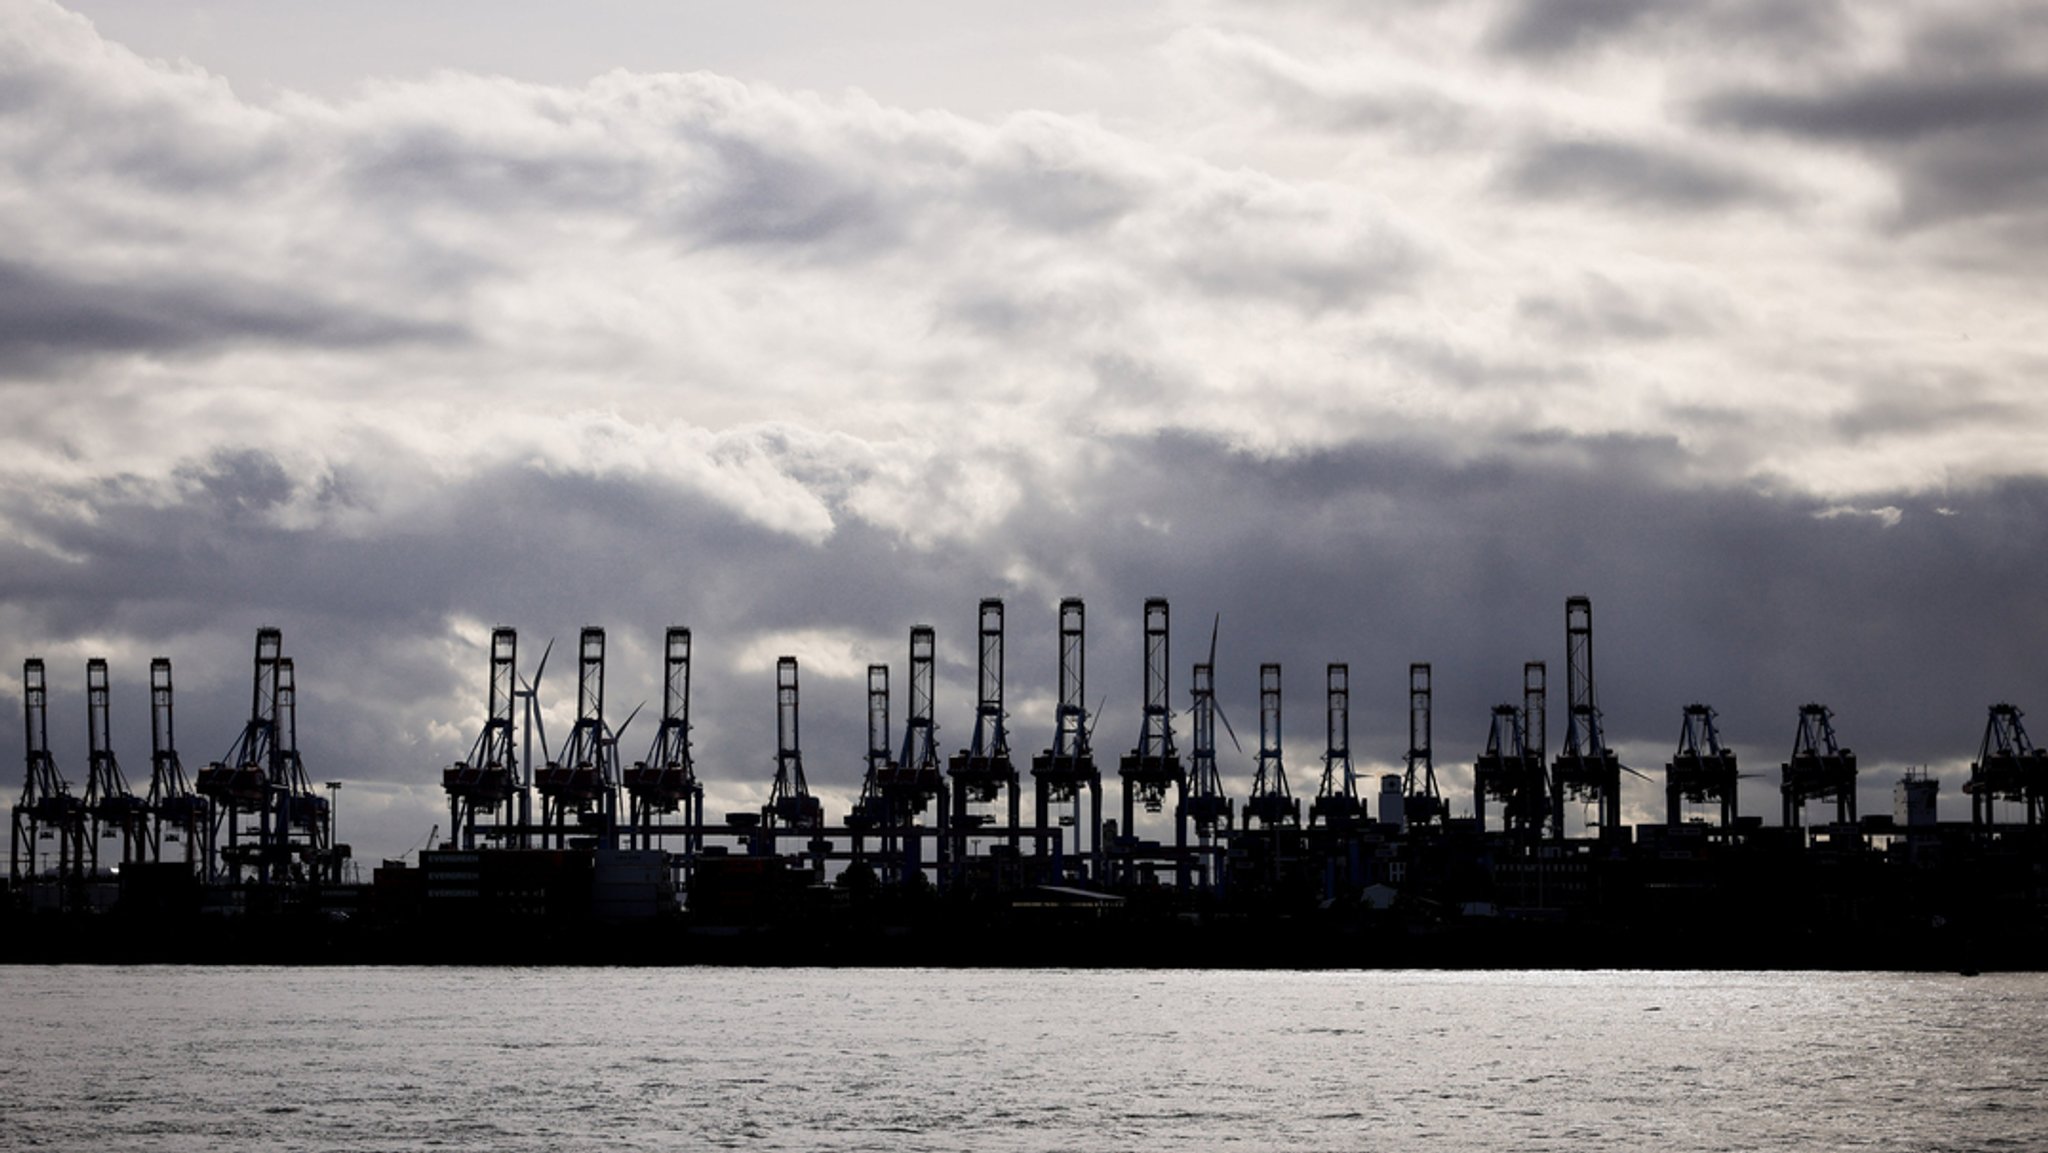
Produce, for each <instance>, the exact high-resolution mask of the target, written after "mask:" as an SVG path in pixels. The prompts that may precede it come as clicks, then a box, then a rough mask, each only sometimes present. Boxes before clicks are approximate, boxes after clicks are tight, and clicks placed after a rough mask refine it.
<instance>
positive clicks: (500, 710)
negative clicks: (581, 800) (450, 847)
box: [441, 627, 526, 850]
mask: <svg viewBox="0 0 2048 1153" xmlns="http://www.w3.org/2000/svg"><path fill="white" fill-rule="evenodd" d="M518 661H519V634H518V632H516V631H515V630H513V629H509V628H502V627H501V628H495V629H492V630H491V653H490V662H491V663H490V681H489V683H490V688H489V699H488V701H487V704H486V711H485V713H484V726H483V728H482V730H480V731H479V732H478V733H477V735H476V743H475V744H473V745H471V746H470V750H469V757H468V759H466V760H461V761H457V762H455V763H454V764H452V765H450V766H448V767H447V768H445V769H443V770H441V789H442V791H444V792H446V793H447V794H448V835H449V837H450V838H451V840H452V842H453V843H454V845H455V846H456V847H457V848H461V849H465V850H468V849H475V848H476V841H477V829H478V826H479V825H485V826H499V827H500V828H502V826H505V825H511V824H514V823H516V822H517V821H518V819H519V813H518V810H517V806H516V803H515V799H516V798H517V797H518V795H519V794H520V793H523V792H524V791H525V789H526V782H525V781H524V780H523V779H522V777H521V774H520V766H519V758H518V749H517V744H516V742H515V740H514V738H513V722H512V706H513V703H514V700H515V695H516V693H517V691H518ZM498 847H500V848H505V847H507V846H505V845H504V844H502V843H501V844H500V845H499V846H498Z"/></svg>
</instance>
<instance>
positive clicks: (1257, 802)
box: [1244, 664, 1301, 829]
mask: <svg viewBox="0 0 2048 1153" xmlns="http://www.w3.org/2000/svg"><path fill="white" fill-rule="evenodd" d="M1253 821H1257V822H1259V823H1260V824H1262V825H1264V826H1266V827H1267V828H1269V829H1271V828H1277V827H1280V826H1299V825H1300V824H1301V801H1300V800H1298V799H1296V798H1295V797H1294V795H1293V794H1292V793H1291V792H1290V791H1289V790H1288V787H1287V766H1286V764H1285V762H1284V761H1283V759H1282V755H1281V749H1280V666H1279V665H1277V664H1263V665H1260V666H1259V767H1258V771H1257V772H1256V773H1255V774H1254V775H1253V777H1252V795H1251V796H1250V797H1249V798H1247V799H1246V800H1245V803H1244V823H1245V827H1247V828H1249V827H1251V823H1252V822H1253Z"/></svg>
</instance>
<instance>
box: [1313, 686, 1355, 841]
mask: <svg viewBox="0 0 2048 1153" xmlns="http://www.w3.org/2000/svg"><path fill="white" fill-rule="evenodd" d="M1324 688H1325V699H1326V701H1327V705H1326V707H1325V708H1324V710H1323V716H1324V722H1323V727H1324V730H1325V736H1326V738H1327V739H1326V743H1325V745H1324V748H1323V779H1322V782H1321V784H1320V785H1319V786H1318V788H1317V789H1316V796H1315V799H1314V800H1312V801H1310V802H1309V806H1308V823H1309V824H1310V825H1327V826H1330V827H1333V828H1340V829H1341V828H1347V827H1349V826H1351V825H1354V824H1357V823H1358V822H1359V821H1361V820H1364V819H1365V805H1364V803H1363V802H1362V801H1360V800H1359V797H1358V772H1357V770H1356V768H1355V767H1354V766H1353V765H1352V762H1351V666H1350V665H1348V664H1332V665H1330V666H1329V667H1328V668H1327V669H1326V670H1325V671H1324Z"/></svg>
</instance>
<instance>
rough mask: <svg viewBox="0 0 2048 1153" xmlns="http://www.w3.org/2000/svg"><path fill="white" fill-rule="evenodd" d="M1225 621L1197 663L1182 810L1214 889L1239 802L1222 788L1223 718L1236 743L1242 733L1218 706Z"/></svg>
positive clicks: (1205, 879)
mask: <svg viewBox="0 0 2048 1153" xmlns="http://www.w3.org/2000/svg"><path fill="white" fill-rule="evenodd" d="M1222 625H1223V618H1222V616H1221V614H1219V615H1218V616H1217V618H1216V623H1215V625H1214V626H1212V627H1211V629H1210V631H1209V659H1208V660H1206V661H1203V662H1201V663H1200V664H1197V665H1196V666H1195V667H1194V671H1193V674H1192V676H1191V677H1190V681H1189V683H1190V686H1191V687H1190V688H1189V690H1188V695H1189V698H1190V700H1189V706H1188V716H1189V721H1188V724H1189V728H1190V730H1191V733H1192V741H1193V747H1192V748H1191V749H1190V750H1189V773H1188V778H1189V780H1188V797H1187V800H1186V802H1185V803H1183V805H1182V809H1183V811H1184V812H1186V814H1187V818H1188V820H1189V821H1190V822H1192V823H1193V824H1194V827H1195V841H1196V856H1197V858H1198V859H1199V863H1200V869H1201V884H1202V887H1203V888H1204V889H1208V888H1211V887H1213V886H1214V885H1215V883H1216V881H1217V879H1218V877H1219V875H1220V873H1221V870H1220V869H1218V868H1217V867H1216V866H1217V861H1216V860H1215V858H1216V855H1217V853H1218V851H1219V848H1218V845H1217V840H1218V838H1219V836H1221V837H1228V836H1229V835H1230V830H1231V827H1232V826H1233V825H1234V824H1235V823H1236V819H1237V804H1236V802H1234V801H1232V800H1231V799H1230V797H1229V796H1228V795H1227V794H1226V793H1225V792H1224V791H1223V774H1222V773H1221V772H1219V771H1218V770H1217V767H1216V721H1217V720H1218V719H1219V718H1222V719H1223V728H1224V731H1225V732H1230V739H1231V742H1232V743H1233V744H1234V743H1235V742H1236V741H1237V734H1236V733H1234V732H1231V731H1230V721H1229V719H1228V718H1224V717H1223V714H1222V710H1221V709H1220V708H1219V707H1218V706H1217V704H1216V634H1217V632H1218V631H1219V630H1220V629H1221V628H1222Z"/></svg>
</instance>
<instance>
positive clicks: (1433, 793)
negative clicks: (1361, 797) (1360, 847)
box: [1380, 662, 1450, 827]
mask: <svg viewBox="0 0 2048 1153" xmlns="http://www.w3.org/2000/svg"><path fill="white" fill-rule="evenodd" d="M1432 692H1433V689H1432V686H1431V683H1430V666H1429V665H1428V664H1427V663H1426V662H1416V663H1414V664H1411V665H1409V666H1408V755H1407V758H1406V760H1407V773H1406V774H1405V775H1404V777H1403V780H1402V785H1401V819H1402V821H1403V822H1405V823H1406V824H1408V825H1409V826H1410V827H1415V826H1428V825H1439V826H1440V825H1442V824H1443V823H1444V821H1445V819H1446V818H1448V817H1449V816H1450V807H1449V806H1447V805H1446V804H1444V798H1443V794H1442V793H1441V792H1439V791H1437V785H1436V753H1435V750H1434V749H1433V748H1432V747H1431V745H1432V744H1433V739H1432V736H1431V728H1432V720H1431V716H1430V712H1431V707H1432V704H1431V694H1432ZM1380 819H1381V820H1386V816H1385V814H1381V816H1380Z"/></svg>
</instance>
